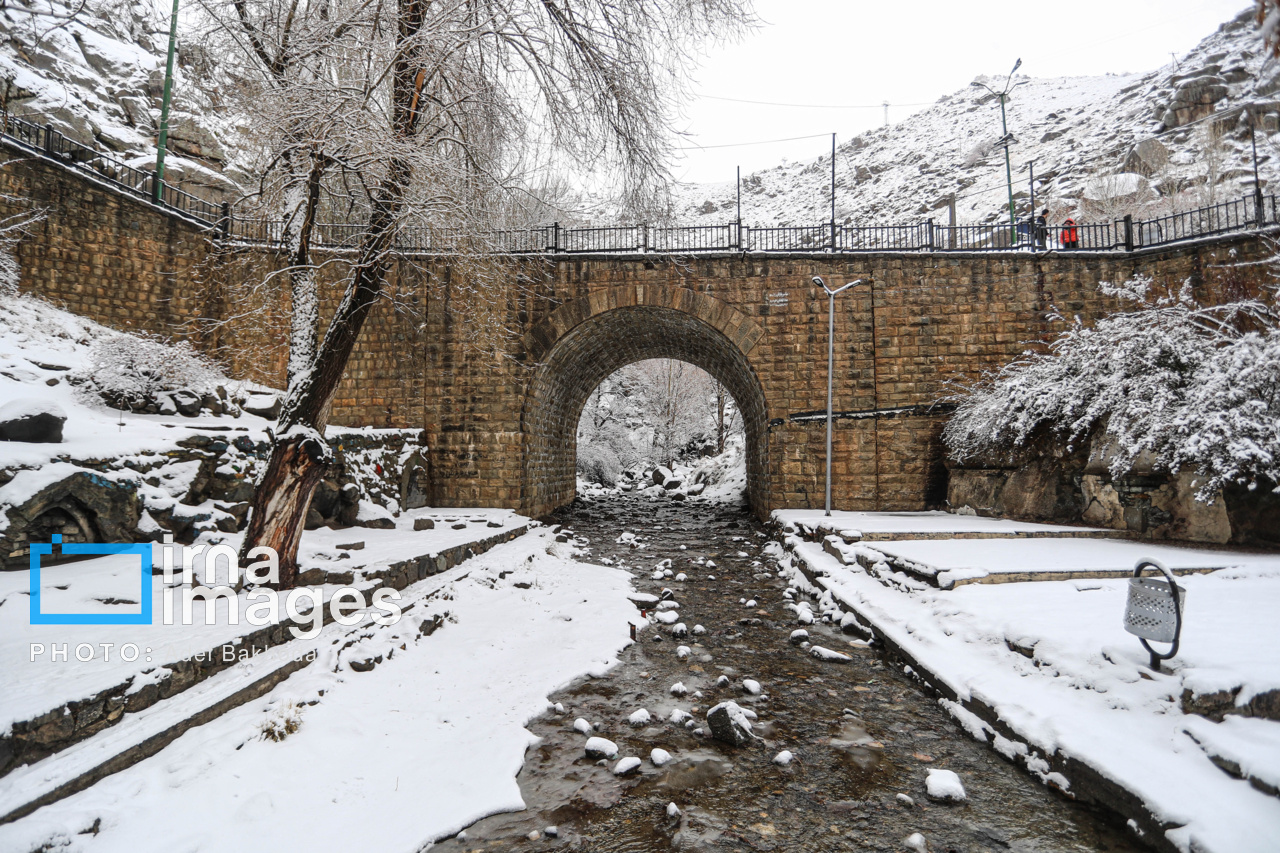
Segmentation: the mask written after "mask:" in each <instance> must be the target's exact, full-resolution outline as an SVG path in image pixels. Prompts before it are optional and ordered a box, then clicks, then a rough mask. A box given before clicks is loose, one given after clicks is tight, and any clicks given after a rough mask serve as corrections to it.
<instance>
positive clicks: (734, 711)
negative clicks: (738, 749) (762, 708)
mask: <svg viewBox="0 0 1280 853" xmlns="http://www.w3.org/2000/svg"><path fill="white" fill-rule="evenodd" d="M707 725H709V726H710V727H711V736H712V737H713V738H715V739H716V740H718V741H721V742H722V743H727V744H729V745H730V746H746V745H747V744H748V743H750V742H751V741H752V739H753V738H754V737H755V735H753V734H752V733H751V720H749V719H748V718H747V715H746V714H745V713H744V712H743V710H742V708H741V707H739V706H738V703H737V702H721V703H720V704H719V705H716V706H715V707H714V708H712V709H711V710H710V711H708V712H707Z"/></svg>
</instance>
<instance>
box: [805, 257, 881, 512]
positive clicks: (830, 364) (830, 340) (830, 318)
mask: <svg viewBox="0 0 1280 853" xmlns="http://www.w3.org/2000/svg"><path fill="white" fill-rule="evenodd" d="M813 283H814V284H816V285H818V286H819V287H821V288H822V289H823V290H825V291H826V292H827V502H826V515H831V390H832V377H833V375H834V374H835V363H836V296H838V295H839V294H840V293H841V292H843V291H845V290H848V289H849V288H851V287H853V286H854V285H858V284H862V279H857V280H855V281H851V282H849V283H848V284H846V285H844V286H842V287H837V288H836V289H835V290H832V289H831V288H829V287H827V283H826V282H825V281H823V280H822V276H820V275H815V276H814V277H813ZM871 333H872V334H873V335H874V334H875V330H874V329H872V331H871Z"/></svg>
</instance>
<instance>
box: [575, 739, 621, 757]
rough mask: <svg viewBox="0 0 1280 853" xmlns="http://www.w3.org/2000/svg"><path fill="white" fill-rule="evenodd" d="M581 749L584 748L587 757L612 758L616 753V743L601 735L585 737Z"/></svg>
mask: <svg viewBox="0 0 1280 853" xmlns="http://www.w3.org/2000/svg"><path fill="white" fill-rule="evenodd" d="M583 749H585V750H586V753H587V757H588V758H613V757H614V756H615V755H617V754H618V745H617V744H616V743H614V742H613V741H611V740H609V739H607V738H602V737H592V738H587V743H586V745H585V746H584V747H583Z"/></svg>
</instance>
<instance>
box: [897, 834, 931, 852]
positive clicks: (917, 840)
mask: <svg viewBox="0 0 1280 853" xmlns="http://www.w3.org/2000/svg"><path fill="white" fill-rule="evenodd" d="M902 846H903V847H906V848H907V849H908V850H910V851H912V853H929V843H928V842H927V841H925V840H924V836H923V835H921V834H920V833H918V832H913V833H911V834H910V835H908V836H907V837H906V838H904V839H902Z"/></svg>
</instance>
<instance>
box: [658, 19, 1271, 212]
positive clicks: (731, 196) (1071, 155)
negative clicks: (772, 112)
mask: <svg viewBox="0 0 1280 853" xmlns="http://www.w3.org/2000/svg"><path fill="white" fill-rule="evenodd" d="M1252 15H1253V12H1252V10H1249V11H1246V12H1242V13H1241V14H1240V15H1239V16H1238V17H1236V18H1235V19H1234V20H1232V21H1229V22H1227V23H1226V24H1223V25H1222V27H1220V28H1219V29H1218V31H1217V32H1215V33H1214V34H1213V35H1211V36H1209V37H1208V38H1206V39H1204V40H1203V41H1202V42H1201V43H1200V44H1199V45H1198V46H1197V47H1196V48H1195V49H1194V50H1192V51H1191V52H1190V53H1189V54H1188V55H1187V56H1186V57H1183V58H1180V59H1179V61H1178V65H1177V67H1176V68H1175V67H1174V66H1173V65H1168V66H1165V67H1164V68H1161V69H1159V70H1157V71H1152V72H1150V73H1147V74H1135V75H1121V76H1112V75H1108V76H1105V77H1068V78H1051V79H1040V78H1033V77H1015V78H1014V81H1015V82H1016V83H1017V86H1016V88H1014V90H1013V93H1012V94H1011V96H1010V100H1009V104H1008V122H1009V132H1010V134H1011V135H1012V137H1013V143H1012V147H1011V149H1010V154H1011V157H1012V161H1013V182H1014V192H1015V205H1017V206H1018V207H1019V213H1025V212H1027V211H1028V210H1029V206H1028V205H1029V199H1028V194H1029V193H1028V183H1029V177H1030V176H1029V172H1028V168H1027V166H1028V164H1029V163H1030V162H1031V161H1034V163H1035V174H1036V178H1037V187H1036V195H1037V200H1036V207H1037V208H1041V207H1045V206H1047V207H1049V208H1050V217H1051V219H1053V220H1060V219H1061V218H1062V217H1065V216H1067V215H1070V214H1075V215H1077V216H1084V217H1085V218H1087V219H1093V220H1097V219H1103V218H1110V217H1113V216H1119V215H1123V214H1124V213H1129V212H1132V213H1135V214H1138V215H1143V214H1145V215H1153V214H1155V213H1160V212H1167V211H1170V210H1174V209H1187V208H1192V207H1197V206H1200V205H1202V204H1204V203H1207V202H1212V201H1221V200H1223V199H1226V198H1238V197H1240V196H1242V195H1246V194H1249V193H1251V192H1252V189H1253V167H1252V149H1251V145H1250V139H1249V123H1250V119H1251V118H1253V119H1255V120H1256V123H1257V127H1258V129H1259V131H1260V132H1259V133H1258V134H1257V142H1258V161H1259V170H1260V172H1261V177H1262V182H1263V185H1264V189H1265V187H1266V185H1267V184H1268V183H1269V182H1270V181H1272V180H1275V179H1276V178H1280V135H1278V134H1277V131H1280V95H1277V92H1280V66H1277V65H1276V64H1275V63H1272V64H1270V65H1268V64H1267V63H1266V57H1265V55H1264V51H1263V49H1262V44H1261V41H1260V39H1259V38H1258V35H1257V32H1256V27H1255V24H1254V21H1253V17H1252ZM975 83H984V84H986V85H988V86H991V87H992V88H993V89H995V90H996V91H999V90H1000V89H1001V88H1002V87H1003V85H1004V83H1005V78H1004V77H996V78H987V77H979V78H978V79H977V80H976V81H975ZM1210 117H1212V118H1210ZM1000 136H1001V128H1000V106H999V101H998V100H997V99H996V97H995V96H993V95H992V94H990V93H988V92H987V91H986V90H984V89H982V88H980V87H979V86H977V85H972V86H970V87H967V88H965V89H962V90H960V91H959V92H955V93H953V94H951V95H946V96H944V97H942V98H940V99H939V100H938V102H937V103H936V104H935V105H933V106H931V107H929V108H928V109H925V110H923V111H921V112H920V113H917V114H916V115H914V116H912V117H910V118H909V119H907V120H905V121H902V122H900V123H898V124H894V125H891V126H889V127H886V128H878V129H876V130H873V131H869V132H867V133H863V134H861V135H859V136H857V137H855V138H854V139H852V140H851V141H848V142H846V143H844V144H843V145H840V146H839V147H838V149H837V154H836V217H837V219H839V220H840V221H843V222H846V223H853V224H865V225H880V224H909V223H913V222H919V221H921V220H923V219H925V218H929V217H932V218H934V219H935V220H936V221H938V222H939V223H941V224H945V223H946V222H947V221H948V216H949V213H948V197H949V196H950V195H951V194H953V193H954V194H955V196H956V212H957V221H958V222H961V223H983V222H991V221H994V220H997V219H1000V218H1003V217H1004V216H1007V215H1008V214H1007V190H1006V184H1005V164H1004V151H1003V148H1001V147H999V146H998V144H997V143H998V141H999V139H1000ZM830 181H831V159H830V157H829V156H828V157H821V158H819V159H818V160H813V161H807V162H802V163H792V164H783V165H779V166H775V167H773V168H772V169H766V170H764V171H760V172H756V173H754V174H751V175H744V176H743V179H742V219H743V222H744V223H746V224H749V225H750V224H757V225H766V224H767V225H786V224H807V223H817V222H823V221H826V220H827V219H828V217H829V216H830V213H829V200H828V199H829V193H830ZM734 207H735V186H734V184H733V183H732V182H729V183H724V184H700V185H683V186H680V187H678V188H677V190H676V203H675V207H674V211H673V216H674V219H676V220H678V221H681V222H701V223H706V224H711V223H716V222H726V221H729V220H732V219H733V218H734V216H735V210H734Z"/></svg>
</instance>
